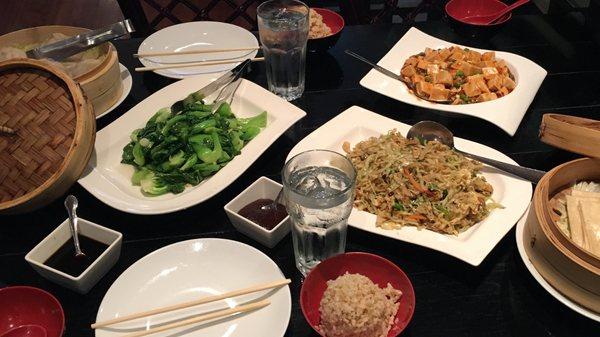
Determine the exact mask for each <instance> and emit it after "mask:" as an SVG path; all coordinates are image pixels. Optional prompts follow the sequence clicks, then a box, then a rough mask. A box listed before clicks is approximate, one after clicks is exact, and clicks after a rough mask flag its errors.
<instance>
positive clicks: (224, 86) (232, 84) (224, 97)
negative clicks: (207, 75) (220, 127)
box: [171, 59, 252, 115]
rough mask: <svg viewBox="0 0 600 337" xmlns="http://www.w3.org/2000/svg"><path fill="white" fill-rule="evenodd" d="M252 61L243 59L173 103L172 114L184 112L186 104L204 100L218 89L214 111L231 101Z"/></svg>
mask: <svg viewBox="0 0 600 337" xmlns="http://www.w3.org/2000/svg"><path fill="white" fill-rule="evenodd" d="M250 63H252V61H251V60H250V59H247V60H245V61H243V62H242V63H240V64H238V65H237V66H236V67H235V68H233V69H231V70H230V71H228V72H226V73H225V74H223V75H222V76H221V77H219V78H217V79H216V80H215V81H213V82H211V83H210V84H208V85H207V86H205V87H203V88H202V89H200V90H198V91H196V92H193V93H191V94H189V95H187V97H186V98H184V99H182V100H180V101H177V102H175V103H173V105H171V114H173V115H176V114H178V113H180V112H182V111H183V109H184V108H185V107H186V106H188V105H190V104H193V103H194V102H198V101H202V100H204V99H205V98H206V97H208V96H210V95H212V94H214V93H215V92H217V91H218V90H220V91H219V94H218V95H217V97H216V98H215V100H214V101H213V107H212V112H215V111H216V110H217V109H218V108H219V106H220V105H221V104H222V103H223V102H228V103H231V100H233V95H234V94H235V91H236V90H237V88H238V87H239V85H240V83H241V80H240V79H241V77H242V76H243V75H244V74H246V73H247V72H248V71H249V69H250V67H249V65H250Z"/></svg>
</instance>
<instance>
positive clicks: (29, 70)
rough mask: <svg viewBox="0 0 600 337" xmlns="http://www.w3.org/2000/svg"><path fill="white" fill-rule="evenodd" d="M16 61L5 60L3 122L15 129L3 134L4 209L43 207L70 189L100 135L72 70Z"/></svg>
mask: <svg viewBox="0 0 600 337" xmlns="http://www.w3.org/2000/svg"><path fill="white" fill-rule="evenodd" d="M15 62H18V61H12V63H11V64H8V65H6V63H1V64H0V126H4V127H7V128H10V129H12V130H14V133H13V134H12V135H11V134H7V133H3V134H0V211H2V210H3V209H6V208H12V207H15V206H19V205H20V204H27V203H31V204H30V205H27V207H25V208H29V206H31V208H37V207H39V206H40V205H42V204H45V203H47V202H49V201H51V200H52V199H53V198H55V197H57V196H58V195H60V194H61V193H62V192H64V191H66V189H68V188H69V187H70V185H71V184H72V183H73V182H74V181H75V180H76V179H77V177H79V175H80V174H81V172H82V170H83V168H84V167H85V164H86V163H87V160H88V159H89V156H90V154H91V149H92V148H93V139H94V133H95V124H94V123H93V122H94V120H93V118H94V117H93V112H92V111H90V110H91V109H90V106H89V103H88V102H87V101H86V100H85V98H84V96H83V94H82V92H81V89H80V88H79V87H78V86H77V84H75V82H73V81H72V80H70V79H69V78H68V76H67V75H66V74H64V73H62V72H60V71H58V70H57V69H55V68H52V67H51V66H49V65H45V63H42V62H39V61H31V60H27V61H25V60H23V62H25V64H24V65H22V66H19V65H18V63H15ZM3 65H4V67H3ZM46 67H48V68H46ZM54 71H58V72H59V75H60V76H57V73H54ZM63 77H64V78H63ZM90 118H91V122H89V121H87V120H88V119H90ZM90 140H91V141H90ZM82 143H83V144H84V146H81V145H82ZM83 160H85V161H84V162H83ZM72 161H79V162H78V163H77V162H73V163H72ZM82 162H83V164H82ZM55 185H56V186H55Z"/></svg>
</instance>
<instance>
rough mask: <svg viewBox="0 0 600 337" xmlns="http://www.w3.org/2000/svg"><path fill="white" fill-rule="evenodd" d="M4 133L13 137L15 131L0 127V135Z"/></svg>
mask: <svg viewBox="0 0 600 337" xmlns="http://www.w3.org/2000/svg"><path fill="white" fill-rule="evenodd" d="M2 133H5V134H7V135H14V134H15V130H14V129H11V128H9V127H8V126H4V125H0V134H2Z"/></svg>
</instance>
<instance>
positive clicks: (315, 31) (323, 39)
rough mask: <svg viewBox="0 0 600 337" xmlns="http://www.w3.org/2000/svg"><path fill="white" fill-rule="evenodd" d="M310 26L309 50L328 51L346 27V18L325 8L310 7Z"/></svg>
mask: <svg viewBox="0 0 600 337" xmlns="http://www.w3.org/2000/svg"><path fill="white" fill-rule="evenodd" d="M309 22H310V24H309V27H308V44H307V46H308V50H310V51H326V50H327V49H329V48H331V47H333V46H334V45H335V43H336V42H337V40H338V39H339V38H340V35H341V34H340V32H341V31H342V29H343V28H344V24H345V23H344V18H343V17H342V16H341V15H339V14H338V13H336V12H334V11H332V10H329V9H325V8H315V7H311V8H310V14H309Z"/></svg>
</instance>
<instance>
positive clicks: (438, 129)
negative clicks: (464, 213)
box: [406, 121, 546, 184]
mask: <svg viewBox="0 0 600 337" xmlns="http://www.w3.org/2000/svg"><path fill="white" fill-rule="evenodd" d="M406 138H417V139H425V140H437V141H438V142H440V143H442V144H446V145H448V146H449V147H450V148H453V149H454V151H456V152H458V153H460V154H462V155H463V156H465V157H468V158H471V159H475V160H477V161H480V162H482V163H486V164H488V165H491V166H493V167H495V168H497V169H500V170H502V171H504V172H506V173H510V174H513V175H515V176H518V177H521V178H523V179H525V180H528V181H530V182H532V183H534V184H537V182H538V181H540V179H542V176H544V174H546V172H544V171H540V170H535V169H531V168H527V167H522V166H518V165H512V164H507V163H504V162H501V161H498V160H494V159H489V158H486V157H481V156H478V155H474V154H471V153H467V152H463V151H461V150H459V149H457V148H455V147H454V135H453V134H452V132H451V131H450V130H448V129H447V128H446V127H445V126H443V125H442V124H440V123H436V122H432V121H422V122H419V123H417V124H415V125H413V126H412V127H411V128H410V130H408V133H407V134H406Z"/></svg>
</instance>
